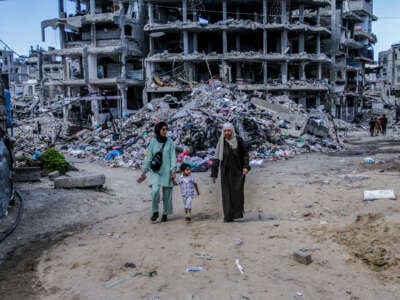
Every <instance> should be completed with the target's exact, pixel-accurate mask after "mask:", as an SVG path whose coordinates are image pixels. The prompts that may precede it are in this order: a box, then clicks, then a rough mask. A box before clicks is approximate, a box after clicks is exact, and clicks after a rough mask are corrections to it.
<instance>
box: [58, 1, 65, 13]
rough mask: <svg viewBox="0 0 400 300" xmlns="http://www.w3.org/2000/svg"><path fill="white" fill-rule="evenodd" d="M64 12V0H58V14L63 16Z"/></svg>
mask: <svg viewBox="0 0 400 300" xmlns="http://www.w3.org/2000/svg"><path fill="white" fill-rule="evenodd" d="M63 12H64V0H58V16H60V17H61V13H63Z"/></svg>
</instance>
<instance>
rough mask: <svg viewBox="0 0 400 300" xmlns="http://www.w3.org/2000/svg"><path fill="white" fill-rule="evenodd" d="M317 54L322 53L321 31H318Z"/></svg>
mask: <svg viewBox="0 0 400 300" xmlns="http://www.w3.org/2000/svg"><path fill="white" fill-rule="evenodd" d="M316 48H317V49H316V52H317V54H321V33H319V32H318V33H317V47H316Z"/></svg>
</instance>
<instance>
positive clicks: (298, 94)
mask: <svg viewBox="0 0 400 300" xmlns="http://www.w3.org/2000/svg"><path fill="white" fill-rule="evenodd" d="M329 7H330V1H329V0H299V1H291V0H262V1H227V0H222V1H187V0H181V1H149V2H148V23H147V24H146V26H145V28H144V29H145V32H146V33H148V36H149V55H148V57H147V58H146V60H145V64H146V87H145V92H146V94H147V98H148V99H149V100H150V99H151V98H153V97H157V96H158V95H162V94H165V93H176V94H181V93H185V92H190V91H191V88H192V87H193V85H194V84H195V83H196V82H207V81H209V80H210V79H219V80H222V81H225V82H228V83H236V84H237V85H238V88H239V89H240V90H243V91H254V90H258V91H265V92H267V93H268V94H287V95H290V96H291V98H293V99H294V100H296V101H297V102H299V103H301V104H303V105H304V106H307V107H310V106H315V105H319V104H321V103H322V102H324V101H326V100H327V96H328V92H329V89H330V87H329V79H330V67H331V59H330V57H329V56H328V55H327V53H328V52H329V45H330V41H331V30H330V24H328V26H326V25H323V24H322V20H321V11H322V10H323V9H329Z"/></svg>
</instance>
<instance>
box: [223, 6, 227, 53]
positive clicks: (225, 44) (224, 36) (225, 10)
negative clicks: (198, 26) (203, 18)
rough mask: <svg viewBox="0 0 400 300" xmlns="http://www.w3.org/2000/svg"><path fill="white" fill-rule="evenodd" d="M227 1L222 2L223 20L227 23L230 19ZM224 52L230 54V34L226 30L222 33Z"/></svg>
mask: <svg viewBox="0 0 400 300" xmlns="http://www.w3.org/2000/svg"><path fill="white" fill-rule="evenodd" d="M226 2H227V0H223V1H222V19H223V20H224V21H225V20H226V19H228V13H227V3H226ZM222 52H223V53H227V52H228V34H227V32H226V30H223V31H222Z"/></svg>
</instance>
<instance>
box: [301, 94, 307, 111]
mask: <svg viewBox="0 0 400 300" xmlns="http://www.w3.org/2000/svg"><path fill="white" fill-rule="evenodd" d="M299 104H301V105H303V106H304V108H307V98H306V96H305V95H304V94H301V95H300V97H299Z"/></svg>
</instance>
